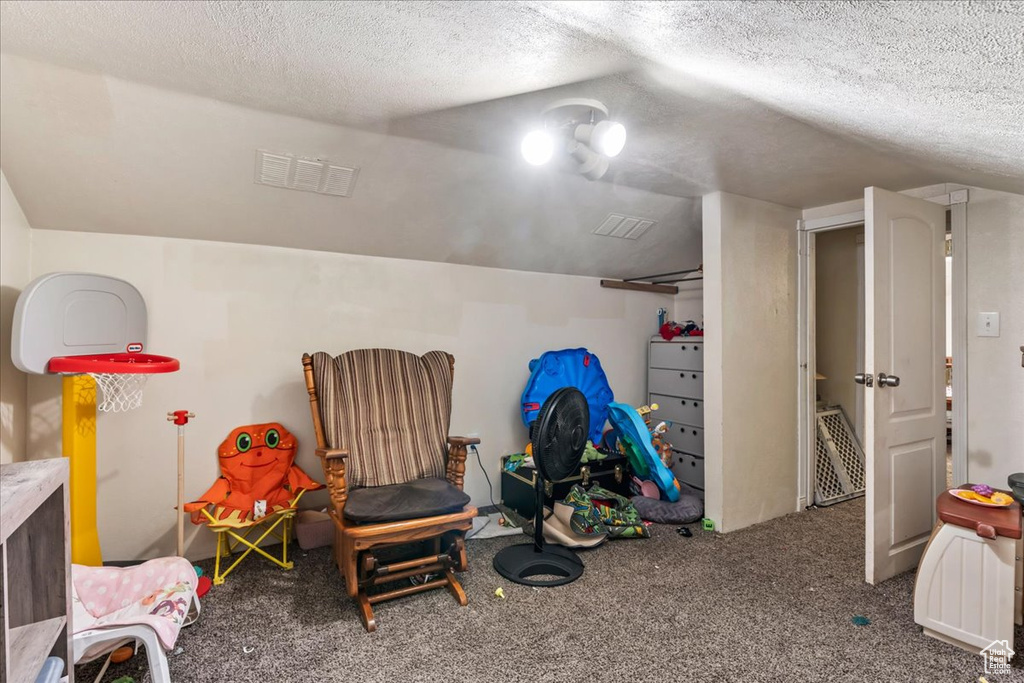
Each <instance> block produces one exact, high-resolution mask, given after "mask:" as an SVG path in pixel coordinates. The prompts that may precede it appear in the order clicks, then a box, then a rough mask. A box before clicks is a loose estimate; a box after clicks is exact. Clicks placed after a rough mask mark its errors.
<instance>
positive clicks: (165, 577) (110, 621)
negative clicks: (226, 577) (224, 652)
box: [71, 557, 198, 659]
mask: <svg viewBox="0 0 1024 683" xmlns="http://www.w3.org/2000/svg"><path fill="white" fill-rule="evenodd" d="M197 583H198V578H197V577H196V572H195V570H194V569H193V568H192V565H191V563H189V561H188V560H186V559H184V558H181V557H161V558H158V559H155V560H149V561H148V562H143V563H142V564H140V565H137V566H134V567H86V566H83V565H78V564H75V565H72V566H71V586H72V591H71V599H72V605H73V607H74V615H73V619H74V623H73V626H74V632H75V633H81V632H82V631H88V630H91V629H97V628H112V627H115V626H128V625H133V624H145V625H147V626H149V627H151V628H152V629H153V630H154V631H156V634H157V637H158V638H159V639H160V644H161V645H163V646H164V648H165V649H166V650H170V649H172V648H173V647H174V642H175V641H176V640H177V639H178V631H179V630H181V625H182V623H183V622H184V621H185V617H186V616H187V615H188V610H189V605H190V603H191V602H192V600H193V599H197V598H195V592H196V584H197ZM101 653H102V652H96V653H92V652H90V653H89V655H91V656H92V657H95V656H98V655H99V654H101ZM92 657H89V656H88V655H87V657H86V658H87V659H88V658H92Z"/></svg>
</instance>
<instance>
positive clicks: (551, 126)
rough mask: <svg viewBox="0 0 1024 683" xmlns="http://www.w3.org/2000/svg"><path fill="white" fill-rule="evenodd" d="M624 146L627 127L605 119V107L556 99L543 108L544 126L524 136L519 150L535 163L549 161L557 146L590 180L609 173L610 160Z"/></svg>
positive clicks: (590, 101) (588, 101) (586, 100)
mask: <svg viewBox="0 0 1024 683" xmlns="http://www.w3.org/2000/svg"><path fill="white" fill-rule="evenodd" d="M625 145H626V127H625V126H623V125H622V124H621V123H618V122H616V121H611V120H609V119H608V108H607V107H605V106H604V105H603V104H601V103H600V102H598V101H597V100H588V99H582V98H574V99H566V100H558V101H557V102H553V103H552V104H550V105H549V106H548V107H547V108H546V109H545V110H544V128H543V129H540V130H534V131H531V132H529V133H527V134H526V136H525V137H524V138H523V142H522V145H521V146H520V151H521V152H522V154H523V158H524V159H526V161H527V162H529V163H530V164H533V165H534V166H541V165H543V164H546V163H547V162H549V161H550V160H551V159H552V158H553V157H554V156H555V152H556V151H557V150H558V148H559V147H561V148H562V149H564V151H565V152H566V154H567V155H568V156H569V157H571V158H572V159H574V160H575V161H576V162H577V167H576V170H577V171H579V173H580V175H582V176H583V177H585V178H588V179H590V180H597V179H599V178H601V177H602V176H603V175H604V174H605V173H607V172H608V168H609V165H610V164H609V161H608V160H609V159H610V158H612V157H615V156H617V155H618V154H619V152H621V151H622V148H623V147H625Z"/></svg>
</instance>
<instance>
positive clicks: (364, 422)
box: [302, 349, 480, 631]
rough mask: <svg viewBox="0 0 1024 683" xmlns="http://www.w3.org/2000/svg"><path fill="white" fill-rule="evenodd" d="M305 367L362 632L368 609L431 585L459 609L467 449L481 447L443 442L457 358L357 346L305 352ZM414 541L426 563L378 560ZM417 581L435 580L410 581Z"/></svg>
mask: <svg viewBox="0 0 1024 683" xmlns="http://www.w3.org/2000/svg"><path fill="white" fill-rule="evenodd" d="M302 366H303V370H304V373H305V377H306V389H307V390H308V392H309V404H310V411H311V412H312V414H313V428H314V430H315V431H316V440H317V450H316V454H317V456H318V457H319V458H320V462H321V464H322V465H323V469H324V477H325V478H326V481H327V489H328V492H329V494H330V498H331V509H330V514H331V518H332V519H333V520H334V526H335V534H334V559H335V562H336V563H337V565H338V569H339V570H340V571H341V573H342V576H343V577H344V579H345V588H346V590H347V592H348V594H349V596H351V597H353V598H355V600H356V603H357V604H358V606H359V610H360V618H361V619H362V622H363V626H364V627H365V628H366V630H367V631H373V630H375V629H376V628H377V624H376V621H375V619H374V614H373V605H374V604H376V603H378V602H382V601H384V600H390V599H392V598H398V597H402V596H405V595H411V594H413V593H420V592H422V591H427V590H431V589H434V588H447V589H448V590H449V592H451V594H452V595H453V596H454V597H455V599H456V600H457V601H458V603H459V604H460V605H463V606H465V605H466V603H467V599H466V593H465V591H464V590H463V589H462V584H460V583H459V580H458V579H457V578H456V576H455V573H454V572H461V571H465V570H466V568H467V562H466V544H465V537H466V532H467V531H468V530H470V529H471V528H472V526H473V518H474V517H475V516H476V514H477V511H476V508H474V507H472V506H471V505H469V496H467V495H466V494H465V493H463V491H462V481H463V475H464V474H465V471H466V450H467V447H468V446H469V445H471V444H478V443H480V440H479V439H469V438H464V437H453V436H448V427H449V421H450V417H451V401H452V377H453V373H454V367H455V359H454V358H453V357H452V356H450V355H449V354H447V353H444V352H441V351H431V352H430V353H427V354H425V355H423V356H417V355H415V354H412V353H406V352H404V351H394V350H390V349H362V350H357V351H349V352H348V353H344V354H342V355H340V356H338V357H336V358H335V357H331V356H330V355H329V354H327V353H323V352H319V353H314V354H312V355H310V354H305V355H303V357H302ZM420 541H432V545H431V546H430V547H431V549H432V552H430V554H428V555H426V556H424V557H418V558H415V559H409V560H402V561H397V562H391V563H390V564H385V563H384V562H383V558H382V557H380V555H379V551H381V550H384V549H385V548H393V547H395V546H400V545H407V544H410V543H415V542H420ZM422 574H437V575H438V578H435V579H433V580H428V581H425V582H423V583H419V584H410V583H409V582H408V579H410V578H411V577H414V576H418V575H422ZM402 580H404V581H405V582H406V584H405V585H404V586H400V587H397V588H392V589H391V590H383V591H375V592H373V593H372V594H371V593H370V591H369V589H371V588H374V587H376V586H379V585H381V584H385V583H390V582H392V581H402Z"/></svg>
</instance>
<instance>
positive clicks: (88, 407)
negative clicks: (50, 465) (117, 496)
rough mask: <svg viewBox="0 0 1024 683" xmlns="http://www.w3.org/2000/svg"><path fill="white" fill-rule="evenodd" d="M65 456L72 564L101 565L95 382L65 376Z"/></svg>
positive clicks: (90, 378)
mask: <svg viewBox="0 0 1024 683" xmlns="http://www.w3.org/2000/svg"><path fill="white" fill-rule="evenodd" d="M62 412H63V418H64V425H63V435H64V457H65V458H67V459H68V460H69V461H70V462H69V463H68V464H69V466H70V469H71V474H70V490H69V493H70V497H71V561H72V562H74V563H75V564H85V565H90V566H93V567H98V566H100V565H102V564H103V556H102V554H101V553H100V536H99V532H98V531H97V530H96V380H94V379H93V378H92V376H90V375H64V377H63V401H62Z"/></svg>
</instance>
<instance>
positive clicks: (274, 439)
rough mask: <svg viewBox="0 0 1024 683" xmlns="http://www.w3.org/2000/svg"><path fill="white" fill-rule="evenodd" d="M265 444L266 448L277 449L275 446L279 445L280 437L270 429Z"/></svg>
mask: <svg viewBox="0 0 1024 683" xmlns="http://www.w3.org/2000/svg"><path fill="white" fill-rule="evenodd" d="M265 443H266V444H267V448H277V444H279V443H281V435H280V434H278V433H277V430H276V429H271V430H270V431H268V432H267V438H266V440H265Z"/></svg>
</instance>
